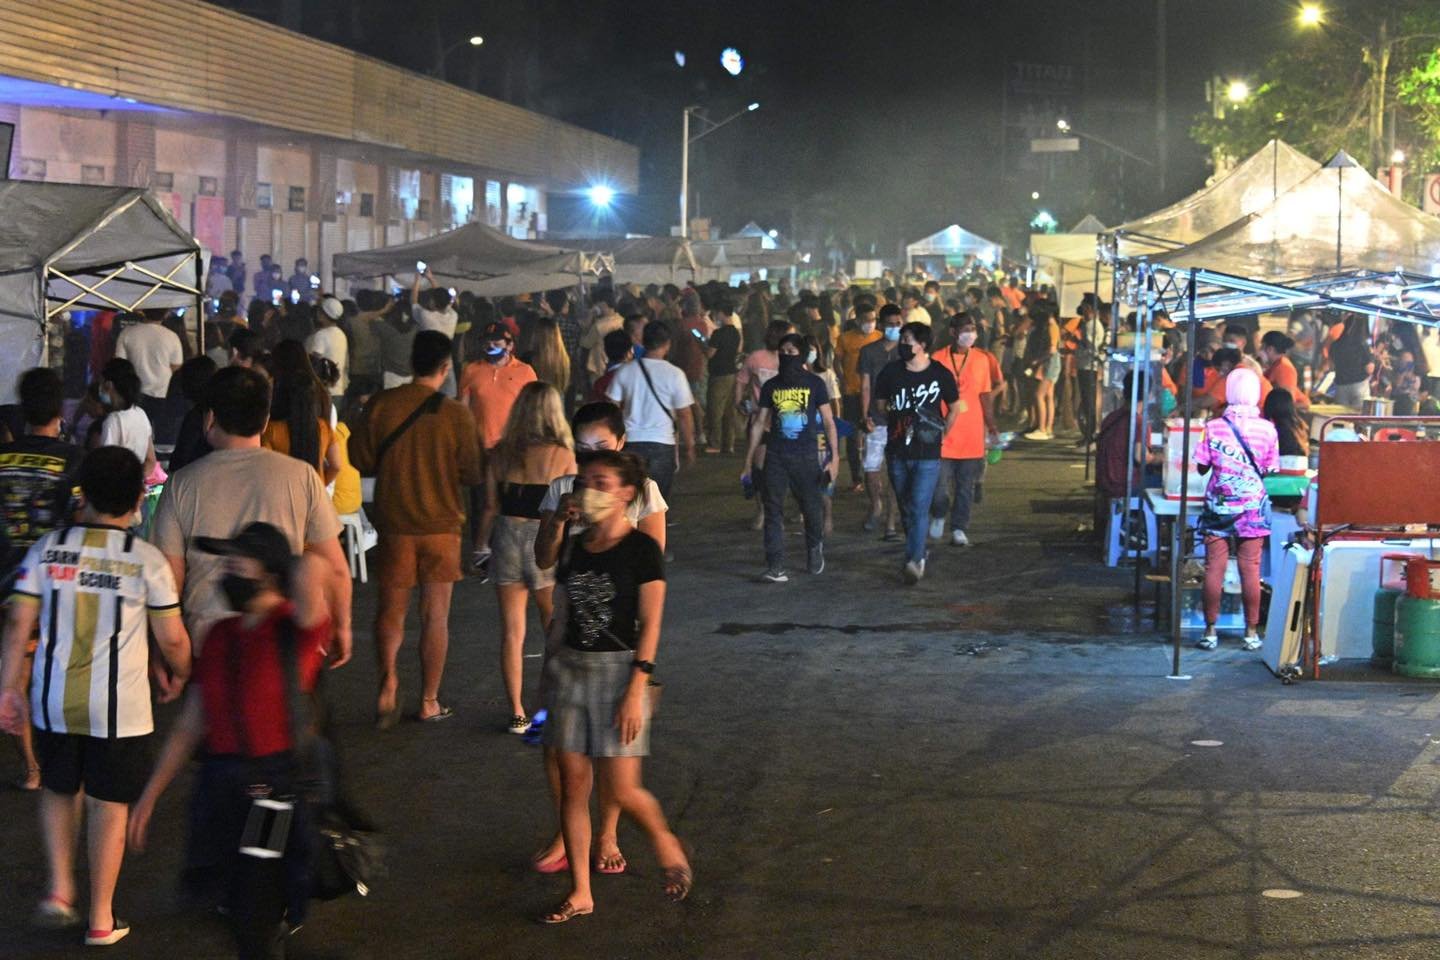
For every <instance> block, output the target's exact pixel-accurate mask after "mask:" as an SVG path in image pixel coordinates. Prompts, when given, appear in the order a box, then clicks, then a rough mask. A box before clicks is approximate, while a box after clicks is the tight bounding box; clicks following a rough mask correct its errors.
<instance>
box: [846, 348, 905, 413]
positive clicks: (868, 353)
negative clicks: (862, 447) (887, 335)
mask: <svg viewBox="0 0 1440 960" xmlns="http://www.w3.org/2000/svg"><path fill="white" fill-rule="evenodd" d="M886 347H889V348H890V349H889V350H887V349H885V348H886ZM897 355H898V354H897V347H896V345H895V344H893V343H890V342H889V341H887V340H876V341H875V342H874V343H869V344H866V345H865V346H863V347H861V348H860V362H859V364H858V365H857V367H856V370H857V372H858V373H859V374H860V376H862V377H863V376H865V375H866V374H869V375H870V409H869V410H868V411H866V412H867V413H868V414H869V415H870V416H871V417H874V418H875V419H876V420H883V419H885V414H884V413H883V412H882V411H881V410H880V408H879V407H878V406H876V405H875V401H876V400H878V399H879V394H877V393H876V391H875V382H876V381H877V380H879V379H880V371H881V370H884V369H885V367H886V366H887V365H888V364H889V363H890V361H891V360H894V359H895V357H896V356H897Z"/></svg>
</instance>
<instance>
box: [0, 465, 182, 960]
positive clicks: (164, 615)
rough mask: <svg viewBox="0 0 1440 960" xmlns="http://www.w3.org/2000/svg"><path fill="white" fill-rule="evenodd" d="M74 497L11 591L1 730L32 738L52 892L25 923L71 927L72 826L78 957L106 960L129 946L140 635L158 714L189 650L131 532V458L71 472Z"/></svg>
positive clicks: (157, 575) (162, 580)
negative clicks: (122, 909) (84, 823)
mask: <svg viewBox="0 0 1440 960" xmlns="http://www.w3.org/2000/svg"><path fill="white" fill-rule="evenodd" d="M80 490H81V493H82V495H83V496H84V505H83V507H82V508H81V512H80V523H79V524H78V525H76V526H73V527H65V528H62V529H60V530H53V531H51V532H50V533H47V534H46V535H45V536H43V537H41V538H40V540H39V541H38V542H36V544H35V545H34V546H33V547H31V548H30V552H29V553H28V554H27V555H26V557H25V561H24V565H23V569H22V571H21V573H20V577H19V579H18V581H17V582H16V584H15V592H14V594H13V595H12V597H11V601H10V613H9V617H8V618H7V620H6V624H5V641H4V664H5V667H4V675H3V678H0V727H4V729H5V730H7V731H9V732H11V733H15V732H17V731H18V730H20V729H21V728H22V727H25V726H28V725H33V726H34V731H35V733H34V736H35V745H36V747H37V748H38V750H39V754H40V758H41V781H42V784H43V786H44V790H43V792H42V794H41V798H40V824H41V827H42V834H43V835H44V838H45V848H46V854H47V859H48V861H49V865H50V887H49V892H48V893H47V894H46V896H45V899H44V900H42V901H40V905H39V907H38V908H37V909H36V912H35V921H36V923H37V924H39V925H42V926H48V927H68V926H71V925H74V924H78V923H79V920H80V917H79V913H78V912H77V911H76V909H75V904H76V902H77V897H76V890H75V876H74V873H75V846H76V841H77V839H78V837H77V835H78V833H79V826H80V819H81V816H82V814H83V815H85V816H86V817H87V818H88V820H89V827H88V829H87V831H86V840H87V841H88V842H87V847H86V854H87V856H86V860H87V863H88V866H89V868H90V923H89V928H88V932H87V933H86V934H85V943H86V944H87V945H88V946H108V945H110V944H112V943H116V942H118V941H119V940H121V939H122V938H124V937H125V936H126V935H127V934H128V933H129V932H130V926H129V924H127V923H125V921H123V920H119V919H117V918H116V917H115V913H114V909H113V906H112V901H113V899H114V895H115V884H116V881H117V880H118V879H119V876H120V862H121V860H122V858H123V857H124V855H125V825H126V819H127V816H128V811H129V805H130V804H131V803H134V802H135V801H136V800H137V799H138V798H139V796H140V791H141V790H142V789H143V787H144V786H145V777H146V775H147V774H148V773H149V768H150V756H149V753H150V751H149V744H150V735H151V734H152V733H153V732H154V730H155V723H154V719H153V717H152V715H151V711H150V679H149V664H150V651H149V646H148V644H147V633H146V627H147V625H148V627H149V628H150V629H151V630H153V631H154V633H155V640H156V644H157V646H158V647H159V650H160V654H161V656H162V657H163V658H164V660H165V663H166V665H167V666H168V668H169V671H170V672H169V675H168V677H166V678H165V679H164V680H163V681H162V686H161V697H160V700H161V702H168V701H170V700H173V699H175V697H176V696H178V695H179V693H180V690H181V689H182V688H183V687H184V685H185V682H186V680H187V679H188V678H189V676H190V638H189V637H188V636H187V635H186V633H185V628H184V626H182V625H181V623H180V617H179V613H180V598H179V596H178V595H177V594H176V591H175V579H174V577H173V576H172V574H171V572H170V567H169V565H168V564H167V563H166V562H165V557H164V556H163V555H162V554H161V553H160V551H159V550H157V549H155V548H154V547H153V546H151V545H150V544H148V543H146V542H145V541H144V540H141V539H139V538H138V537H136V536H135V534H134V533H133V532H131V530H130V529H129V528H130V525H131V524H132V523H133V522H134V520H135V517H136V515H137V514H138V513H139V510H140V500H141V497H142V496H144V493H145V478H144V476H143V473H142V470H141V465H140V460H139V458H137V457H136V456H135V454H133V453H131V452H130V451H129V450H126V449H125V448H124V447H101V448H99V449H97V450H95V451H94V452H93V453H91V454H90V456H89V457H87V458H86V460H85V462H84V463H83V464H82V465H81V467H80ZM37 625H38V627H39V629H40V632H41V634H42V635H43V636H44V637H45V638H46V641H45V647H44V649H43V651H42V652H41V655H40V656H39V658H37V660H36V662H35V665H34V676H33V677H29V678H27V677H26V676H25V672H24V669H23V666H22V664H23V663H24V657H23V654H24V650H25V645H26V643H28V642H29V640H30V637H31V635H32V634H33V633H34V632H35V629H36V627H37ZM27 680H28V681H29V684H30V690H31V697H30V702H28V703H27V702H26V696H25V686H26V682H27Z"/></svg>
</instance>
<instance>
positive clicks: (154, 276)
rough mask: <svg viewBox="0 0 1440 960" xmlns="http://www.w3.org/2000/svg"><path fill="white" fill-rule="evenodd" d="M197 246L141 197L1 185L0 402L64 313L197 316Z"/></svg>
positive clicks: (73, 186) (41, 356)
mask: <svg viewBox="0 0 1440 960" xmlns="http://www.w3.org/2000/svg"><path fill="white" fill-rule="evenodd" d="M202 270H203V266H202V262H201V256H200V244H199V243H197V242H196V240H195V238H194V237H193V236H191V234H190V232H189V231H188V230H186V229H185V228H183V227H181V226H180V224H178V223H176V222H175V219H174V218H173V217H172V216H170V214H169V213H168V212H167V211H166V210H165V208H164V207H162V206H161V205H160V204H159V202H157V201H156V200H155V198H154V197H152V196H151V195H150V194H149V193H148V192H147V191H145V190H140V189H137V188H133V187H104V186H90V185H86V184H78V183H34V182H29V181H20V180H11V181H4V182H0V384H3V386H0V395H3V399H4V400H5V401H6V402H10V401H13V399H14V393H15V384H16V381H17V380H18V379H19V376H20V373H21V372H23V371H24V370H26V369H28V368H30V367H34V366H37V365H39V364H42V363H45V362H47V359H48V354H49V351H48V349H47V348H48V346H49V342H51V341H53V340H55V338H54V337H53V336H51V334H53V333H55V332H60V331H59V330H58V328H55V329H53V330H52V323H51V321H52V320H54V319H55V318H56V317H58V316H60V314H62V313H63V312H64V311H66V310H72V309H82V310H83V309H90V310H143V309H146V308H149V307H189V308H191V309H192V310H193V313H192V314H191V315H192V316H194V317H197V318H198V317H199V316H200V309H199V307H200V296H201V294H200V290H201V287H202V284H201V275H202Z"/></svg>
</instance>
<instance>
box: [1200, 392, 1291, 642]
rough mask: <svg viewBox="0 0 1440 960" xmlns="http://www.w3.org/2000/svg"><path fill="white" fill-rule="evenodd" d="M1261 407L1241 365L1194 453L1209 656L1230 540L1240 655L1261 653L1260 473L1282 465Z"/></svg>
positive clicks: (1263, 502) (1263, 516) (1266, 518)
mask: <svg viewBox="0 0 1440 960" xmlns="http://www.w3.org/2000/svg"><path fill="white" fill-rule="evenodd" d="M1259 403H1260V377H1259V376H1258V375H1256V374H1255V372H1254V371H1253V370H1250V369H1248V368H1246V367H1236V368H1235V369H1234V370H1233V371H1231V373H1230V376H1229V377H1227V378H1226V381H1225V415H1224V416H1222V417H1216V418H1214V419H1213V420H1210V421H1209V422H1208V423H1206V424H1205V438H1204V440H1202V441H1201V443H1200V446H1199V447H1197V448H1196V450H1195V463H1196V464H1197V465H1199V467H1200V472H1201V473H1204V472H1206V471H1209V473H1210V483H1209V486H1207V487H1206V490H1205V513H1204V514H1203V515H1202V517H1201V520H1200V527H1201V535H1202V536H1204V538H1205V636H1204V637H1202V638H1201V640H1200V644H1199V645H1200V648H1201V649H1203V650H1213V649H1215V647H1216V645H1217V643H1218V642H1219V641H1218V638H1217V637H1216V635H1215V621H1216V620H1217V619H1219V616H1220V591H1221V588H1222V587H1223V586H1224V583H1225V567H1226V564H1227V563H1228V562H1229V560H1230V539H1231V537H1234V538H1235V539H1236V540H1237V541H1238V545H1237V547H1236V550H1235V555H1236V558H1237V561H1238V564H1239V567H1240V594H1241V598H1242V600H1243V601H1244V605H1245V649H1246V650H1257V649H1259V647H1260V637H1259V635H1258V634H1257V632H1256V631H1257V628H1258V626H1259V623H1260V556H1261V552H1262V550H1263V549H1264V547H1265V538H1266V537H1268V536H1269V535H1270V513H1269V506H1270V504H1269V501H1268V500H1267V499H1266V497H1265V482H1264V475H1265V474H1267V473H1273V472H1274V471H1275V470H1278V469H1279V467H1280V442H1279V440H1278V438H1277V437H1276V435H1275V426H1274V424H1272V423H1271V422H1270V421H1269V420H1266V419H1264V418H1263V417H1262V416H1261V415H1260V408H1259ZM1246 448H1248V449H1249V452H1248V454H1247V452H1246ZM1252 461H1253V462H1252ZM1232 517H1233V518H1234V521H1233V525H1232V523H1231V519H1230V518H1232Z"/></svg>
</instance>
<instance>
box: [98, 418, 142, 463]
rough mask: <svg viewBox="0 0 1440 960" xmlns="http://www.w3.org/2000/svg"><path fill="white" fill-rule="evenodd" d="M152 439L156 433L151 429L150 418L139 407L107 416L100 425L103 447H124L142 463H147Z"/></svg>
mask: <svg viewBox="0 0 1440 960" xmlns="http://www.w3.org/2000/svg"><path fill="white" fill-rule="evenodd" d="M152 439H154V431H153V430H152V429H151V427H150V418H149V417H147V416H146V415H145V411H144V410H141V409H140V408H139V407H131V408H130V409H128V410H114V411H112V412H110V413H109V414H107V415H106V416H105V421H104V423H102V424H100V445H101V446H102V447H124V448H125V449H126V450H129V451H130V452H131V453H133V454H135V456H137V457H139V458H140V462H141V463H144V462H145V457H146V455H147V454H149V452H150V441H151V440H152Z"/></svg>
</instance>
